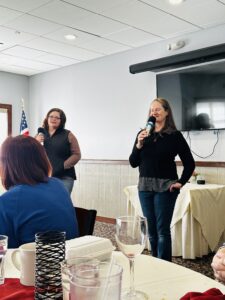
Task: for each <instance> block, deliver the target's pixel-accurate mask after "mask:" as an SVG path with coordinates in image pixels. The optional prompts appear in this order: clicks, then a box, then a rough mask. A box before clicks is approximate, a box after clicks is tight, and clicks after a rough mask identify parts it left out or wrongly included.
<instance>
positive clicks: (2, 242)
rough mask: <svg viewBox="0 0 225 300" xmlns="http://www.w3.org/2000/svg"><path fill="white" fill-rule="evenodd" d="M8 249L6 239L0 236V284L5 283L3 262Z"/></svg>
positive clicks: (4, 236)
mask: <svg viewBox="0 0 225 300" xmlns="http://www.w3.org/2000/svg"><path fill="white" fill-rule="evenodd" d="M7 248H8V237H7V236H6V235H0V284H4V282H5V274H4V273H5V272H4V260H5V255H6V251H7Z"/></svg>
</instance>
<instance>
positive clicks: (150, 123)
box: [136, 116, 156, 149]
mask: <svg viewBox="0 0 225 300" xmlns="http://www.w3.org/2000/svg"><path fill="white" fill-rule="evenodd" d="M155 121H156V118H155V117H153V116H150V117H149V119H148V122H147V124H146V126H145V129H143V130H142V131H141V132H140V133H139V134H138V137H137V144H136V147H137V148H138V149H141V148H142V147H143V145H144V140H145V138H146V137H148V136H149V135H150V134H151V132H152V130H153V129H154V127H155Z"/></svg>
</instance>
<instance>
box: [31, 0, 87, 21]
mask: <svg viewBox="0 0 225 300" xmlns="http://www.w3.org/2000/svg"><path fill="white" fill-rule="evenodd" d="M30 14H31V15H34V16H37V17H40V18H43V19H47V20H50V21H53V22H56V23H58V24H61V25H67V26H72V25H73V23H74V20H79V19H82V18H85V17H87V16H88V15H89V14H90V13H89V12H88V11H86V10H84V9H82V8H78V7H76V6H74V5H71V4H68V3H65V2H61V1H53V2H50V3H49V4H47V5H44V6H42V7H40V8H38V9H35V10H33V11H32V12H31V13H30Z"/></svg>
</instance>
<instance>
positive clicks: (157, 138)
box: [129, 131, 195, 185]
mask: <svg viewBox="0 0 225 300" xmlns="http://www.w3.org/2000/svg"><path fill="white" fill-rule="evenodd" d="M136 144H137V138H136V140H135V144H134V147H133V150H132V153H131V155H130V158H129V161H130V164H131V166H132V167H133V168H136V167H139V172H140V177H149V178H159V179H171V180H176V181H177V182H179V183H181V184H182V185H184V184H185V183H186V182H187V181H188V179H189V178H190V176H191V175H192V173H193V171H194V169H195V162H194V159H193V156H192V154H191V151H190V148H189V146H188V144H187V142H186V140H185V138H184V137H183V135H182V133H181V132H180V131H174V132H172V133H160V134H159V133H153V134H152V135H151V136H150V137H148V138H146V139H145V141H144V145H143V147H142V148H141V149H138V148H137V147H136ZM177 155H178V156H179V157H180V159H181V161H182V164H183V172H182V174H181V177H180V178H179V179H178V175H177V169H176V163H175V157H176V156H177Z"/></svg>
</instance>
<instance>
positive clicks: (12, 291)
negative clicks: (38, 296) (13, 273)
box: [0, 278, 34, 300]
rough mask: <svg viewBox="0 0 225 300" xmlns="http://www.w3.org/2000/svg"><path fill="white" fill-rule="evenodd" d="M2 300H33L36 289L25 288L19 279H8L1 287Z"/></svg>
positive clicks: (0, 296)
mask: <svg viewBox="0 0 225 300" xmlns="http://www.w3.org/2000/svg"><path fill="white" fill-rule="evenodd" d="M0 298H1V300H15V299H16V300H33V299H34V287H33V286H25V285H22V284H21V283H20V280H19V279H18V278H6V279H5V283H4V284H2V285H0Z"/></svg>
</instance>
